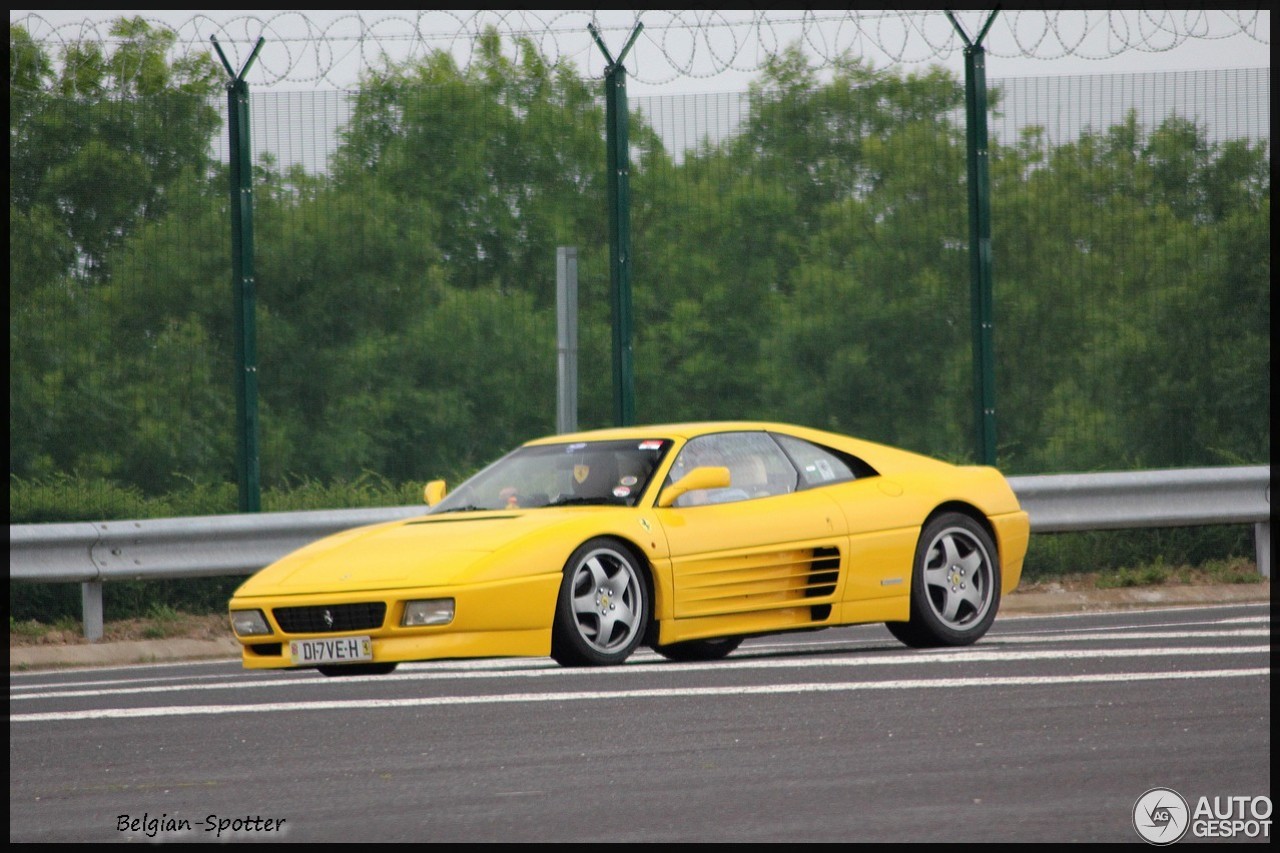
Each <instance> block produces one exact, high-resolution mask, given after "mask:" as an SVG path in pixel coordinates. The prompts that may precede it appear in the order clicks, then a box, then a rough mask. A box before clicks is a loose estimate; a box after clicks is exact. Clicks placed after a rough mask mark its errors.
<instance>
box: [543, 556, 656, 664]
mask: <svg viewBox="0 0 1280 853" xmlns="http://www.w3.org/2000/svg"><path fill="white" fill-rule="evenodd" d="M649 601H650V595H649V578H648V575H647V574H646V573H645V570H644V568H643V562H642V561H641V560H640V559H638V558H637V557H636V555H635V554H634V553H633V552H632V551H631V549H630V548H628V547H627V546H625V545H623V544H622V543H621V542H618V541H617V540H615V539H608V538H603V537H602V538H598V539H592V540H590V541H589V542H585V543H583V544H582V545H581V546H579V547H578V549H577V550H576V551H574V552H573V555H572V556H571V557H569V561H568V562H567V563H566V564H565V567H564V580H563V581H561V583H560V596H559V598H558V599H557V601H556V615H555V621H554V623H553V624H552V628H551V656H552V657H553V658H555V660H556V661H557V662H558V663H560V664H561V665H562V666H611V665H614V664H619V663H622V662H623V661H625V660H626V659H627V658H628V657H630V656H631V653H632V652H634V651H635V650H636V647H637V646H638V645H640V641H641V640H643V639H644V635H645V629H646V627H647V626H648V622H649V611H650V604H649Z"/></svg>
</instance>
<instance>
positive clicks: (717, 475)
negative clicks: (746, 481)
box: [658, 465, 729, 507]
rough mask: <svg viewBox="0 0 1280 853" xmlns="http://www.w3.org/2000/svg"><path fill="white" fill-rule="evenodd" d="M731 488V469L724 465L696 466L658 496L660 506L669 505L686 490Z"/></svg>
mask: <svg viewBox="0 0 1280 853" xmlns="http://www.w3.org/2000/svg"><path fill="white" fill-rule="evenodd" d="M727 488H729V469H728V468H725V467H723V466H710V465H708V466H703V467H701V468H694V469H693V470H692V471H690V472H689V473H688V474H685V475H684V476H683V477H681V478H680V479H679V480H676V481H675V482H674V483H672V484H671V485H670V486H667V487H666V488H665V489H663V490H662V494H661V495H659V496H658V506H660V507H667V506H671V505H672V504H674V503H675V502H676V499H677V498H679V497H680V496H681V495H683V494H684V493H685V492H697V491H701V490H702V489H727Z"/></svg>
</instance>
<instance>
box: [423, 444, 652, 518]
mask: <svg viewBox="0 0 1280 853" xmlns="http://www.w3.org/2000/svg"><path fill="white" fill-rule="evenodd" d="M670 447H671V441H670V440H668V439H661V438H652V439H625V440H620V441H617V440H615V441H579V442H572V443H565V444H540V445H533V446H527V447H520V448H517V449H516V450H514V451H512V452H511V453H509V454H507V455H506V456H504V457H502V458H501V459H499V460H498V461H497V462H494V463H493V464H492V465H490V466H489V467H487V468H485V469H484V470H483V471H481V472H480V473H478V474H476V475H475V476H474V477H472V478H471V479H469V480H467V481H466V482H465V483H463V484H462V485H460V486H459V487H458V488H457V489H455V490H454V491H453V492H452V493H451V494H450V495H449V496H448V497H447V498H445V499H444V500H443V501H441V502H440V503H438V504H436V506H435V507H433V508H432V510H431V514H432V515H437V514H440V513H445V512H468V511H475V510H495V509H532V508H537V507H548V506H574V505H579V506H584V505H602V506H603V505H610V506H635V505H636V502H637V501H639V500H640V496H641V495H642V494H643V493H644V490H645V487H646V486H647V485H648V484H649V480H650V478H651V477H652V476H653V472H654V471H655V470H657V468H658V464H659V463H660V462H661V461H662V457H663V456H665V455H666V453H667V451H668V450H669V449H670Z"/></svg>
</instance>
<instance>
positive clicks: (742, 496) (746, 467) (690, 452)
mask: <svg viewBox="0 0 1280 853" xmlns="http://www.w3.org/2000/svg"><path fill="white" fill-rule="evenodd" d="M704 466H712V467H721V466H722V467H725V468H728V469H729V487H728V488H724V489H699V490H696V491H692V492H686V493H685V494H683V495H681V496H680V497H679V498H677V499H676V502H675V505H676V506H679V507H686V506H698V505H701V504H716V503H733V502H735V501H745V500H752V499H754V498H764V497H769V496H771V495H782V494H786V493H788V492H794V491H795V490H796V486H797V484H798V478H797V475H796V470H795V468H794V467H793V466H792V465H791V463H790V462H789V461H787V457H786V455H785V454H783V453H782V451H781V450H780V449H779V447H778V445H777V444H776V443H775V442H774V441H773V439H771V438H770V437H769V435H768V434H767V433H763V432H726V433H716V434H715V435H704V436H699V437H698V438H695V439H693V440H692V441H690V442H689V443H688V444H686V445H685V446H684V447H683V448H681V450H680V454H679V455H678V456H677V457H676V460H675V462H674V464H673V465H672V466H671V473H670V474H669V475H668V477H667V482H666V485H670V484H671V483H674V482H675V481H676V480H679V479H680V478H681V477H683V476H684V475H685V474H687V473H689V472H690V471H692V470H693V469H694V468H700V467H704Z"/></svg>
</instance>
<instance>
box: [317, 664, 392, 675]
mask: <svg viewBox="0 0 1280 853" xmlns="http://www.w3.org/2000/svg"><path fill="white" fill-rule="evenodd" d="M397 666H399V664H398V663H341V664H337V665H336V666H318V667H316V669H317V670H318V671H319V672H320V674H321V675H324V676H327V677H329V678H341V677H343V676H346V675H390V674H391V673H393V672H395V671H396V667H397Z"/></svg>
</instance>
